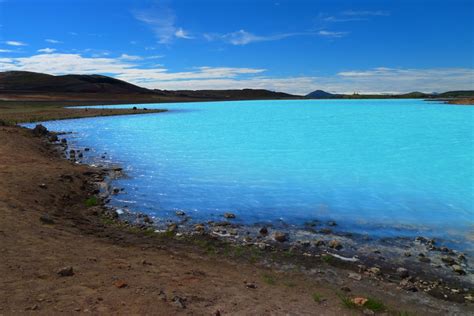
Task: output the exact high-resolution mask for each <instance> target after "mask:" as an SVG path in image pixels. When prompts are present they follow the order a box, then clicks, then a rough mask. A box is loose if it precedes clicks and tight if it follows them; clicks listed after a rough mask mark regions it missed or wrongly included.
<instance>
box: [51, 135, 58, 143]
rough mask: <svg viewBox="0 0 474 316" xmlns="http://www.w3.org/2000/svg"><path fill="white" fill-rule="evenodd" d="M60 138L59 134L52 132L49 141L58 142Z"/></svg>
mask: <svg viewBox="0 0 474 316" xmlns="http://www.w3.org/2000/svg"><path fill="white" fill-rule="evenodd" d="M58 140H59V138H58V135H56V134H50V135H49V141H50V142H57V141H58Z"/></svg>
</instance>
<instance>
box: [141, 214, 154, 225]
mask: <svg viewBox="0 0 474 316" xmlns="http://www.w3.org/2000/svg"><path fill="white" fill-rule="evenodd" d="M143 222H145V223H147V224H153V220H152V219H151V218H150V216H148V215H145V216H144V217H143Z"/></svg>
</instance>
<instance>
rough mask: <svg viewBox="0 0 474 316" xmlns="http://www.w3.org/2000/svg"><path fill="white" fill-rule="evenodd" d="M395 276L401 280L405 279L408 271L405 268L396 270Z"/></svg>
mask: <svg viewBox="0 0 474 316" xmlns="http://www.w3.org/2000/svg"><path fill="white" fill-rule="evenodd" d="M397 274H398V275H399V276H400V277H401V278H403V279H404V278H407V277H408V276H409V275H410V274H409V273H408V270H407V269H405V268H402V267H400V268H398V269H397Z"/></svg>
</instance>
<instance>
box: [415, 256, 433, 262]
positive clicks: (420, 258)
mask: <svg viewBox="0 0 474 316" xmlns="http://www.w3.org/2000/svg"><path fill="white" fill-rule="evenodd" d="M418 260H419V261H420V262H424V263H430V262H431V259H430V258H427V257H418Z"/></svg>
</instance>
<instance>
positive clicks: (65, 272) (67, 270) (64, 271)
mask: <svg viewBox="0 0 474 316" xmlns="http://www.w3.org/2000/svg"><path fill="white" fill-rule="evenodd" d="M56 273H57V274H58V275H59V276H61V277H67V276H73V275H74V270H73V268H72V267H64V268H61V269H59V270H58V272H56Z"/></svg>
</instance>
